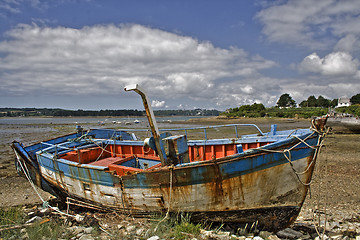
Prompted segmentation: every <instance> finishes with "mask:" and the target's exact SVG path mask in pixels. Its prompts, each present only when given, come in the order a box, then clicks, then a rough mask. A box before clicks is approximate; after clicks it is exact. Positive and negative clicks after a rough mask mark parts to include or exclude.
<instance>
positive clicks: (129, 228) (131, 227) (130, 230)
mask: <svg viewBox="0 0 360 240" xmlns="http://www.w3.org/2000/svg"><path fill="white" fill-rule="evenodd" d="M135 229H136V227H135V226H134V225H129V226H127V227H126V231H127V232H133V231H135Z"/></svg>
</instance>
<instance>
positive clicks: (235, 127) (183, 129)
mask: <svg viewBox="0 0 360 240" xmlns="http://www.w3.org/2000/svg"><path fill="white" fill-rule="evenodd" d="M223 127H234V131H235V138H239V132H238V127H254V128H255V129H256V130H257V131H258V132H259V135H260V136H264V135H265V134H264V133H263V132H262V131H261V129H260V128H259V127H258V126H257V125H256V124H240V123H238V124H225V125H213V126H201V127H188V128H166V129H159V131H160V132H176V131H183V132H184V133H185V134H184V135H186V137H188V131H191V130H203V131H204V138H205V140H208V130H209V129H216V128H223ZM120 130H121V131H128V132H129V131H132V132H149V131H150V130H149V129H136V128H135V129H120Z"/></svg>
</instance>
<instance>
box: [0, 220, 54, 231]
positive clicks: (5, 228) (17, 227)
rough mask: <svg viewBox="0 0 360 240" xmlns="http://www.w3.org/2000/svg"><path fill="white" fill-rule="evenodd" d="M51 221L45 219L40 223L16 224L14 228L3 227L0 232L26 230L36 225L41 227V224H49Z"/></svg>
mask: <svg viewBox="0 0 360 240" xmlns="http://www.w3.org/2000/svg"><path fill="white" fill-rule="evenodd" d="M49 221H50V219H49V218H45V219H43V220H41V221H40V222H32V223H25V224H16V225H12V226H6V227H3V228H0V232H2V231H6V230H13V229H19V228H25V227H32V226H35V225H41V224H43V223H46V222H49Z"/></svg>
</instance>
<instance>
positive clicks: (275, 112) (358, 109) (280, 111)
mask: <svg viewBox="0 0 360 240" xmlns="http://www.w3.org/2000/svg"><path fill="white" fill-rule="evenodd" d="M350 102H351V104H352V105H351V106H350V107H341V108H337V111H338V112H343V113H349V114H352V115H355V116H360V93H359V94H356V95H354V96H352V97H351V98H350ZM337 105H338V99H333V100H330V99H326V98H324V97H323V96H319V97H318V98H316V97H315V96H309V97H308V99H306V100H304V101H302V102H301V103H300V104H299V107H297V104H296V102H295V100H293V99H292V97H291V96H290V94H288V93H285V94H282V95H281V96H280V98H279V99H278V101H277V103H276V106H275V107H270V108H265V106H264V105H263V104H261V103H254V104H252V105H242V106H240V107H235V108H229V109H227V110H226V111H225V112H223V113H221V115H223V116H226V117H284V118H294V117H300V118H310V117H313V116H322V115H325V114H327V113H328V108H329V107H331V108H334V107H336V106H337Z"/></svg>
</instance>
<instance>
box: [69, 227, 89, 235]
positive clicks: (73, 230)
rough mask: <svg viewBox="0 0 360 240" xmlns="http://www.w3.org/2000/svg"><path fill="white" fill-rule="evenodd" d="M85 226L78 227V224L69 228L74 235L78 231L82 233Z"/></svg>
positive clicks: (77, 233)
mask: <svg viewBox="0 0 360 240" xmlns="http://www.w3.org/2000/svg"><path fill="white" fill-rule="evenodd" d="M84 229H85V227H81V226H80V227H78V226H74V227H71V228H69V230H70V231H72V232H73V234H74V235H76V236H77V235H79V234H80V233H82V232H83V231H84Z"/></svg>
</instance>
